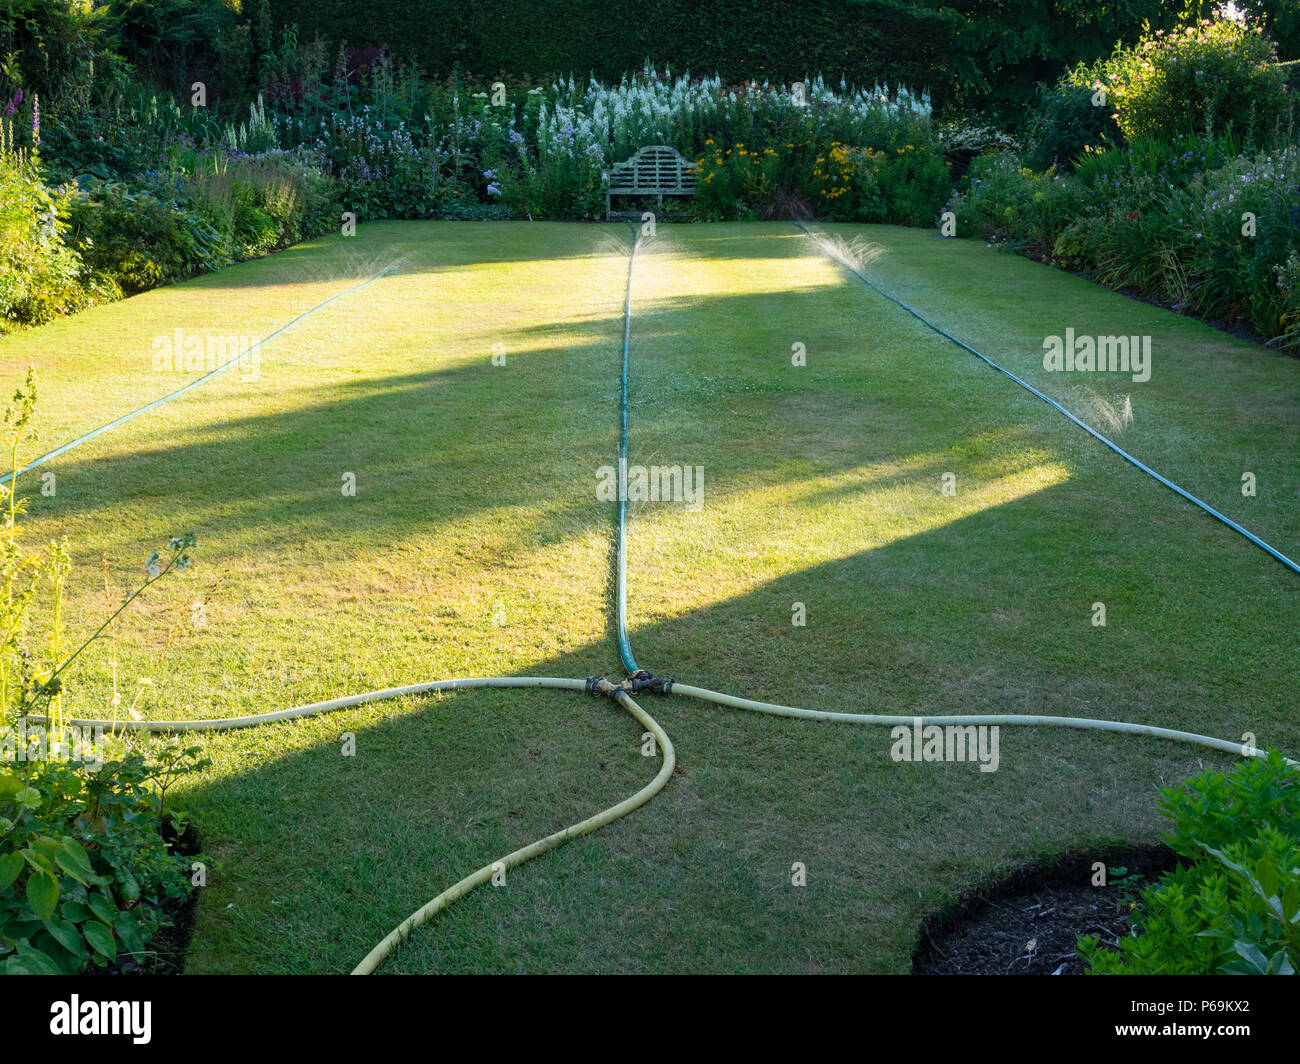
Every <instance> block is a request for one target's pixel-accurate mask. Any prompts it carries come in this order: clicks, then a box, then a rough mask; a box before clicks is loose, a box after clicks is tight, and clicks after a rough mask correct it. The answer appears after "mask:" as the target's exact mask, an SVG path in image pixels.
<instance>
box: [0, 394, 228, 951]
mask: <svg viewBox="0 0 1300 1064" xmlns="http://www.w3.org/2000/svg"><path fill="white" fill-rule="evenodd" d="M35 408H36V383H35V377H34V374H33V373H32V372H31V371H29V372H28V376H27V381H26V384H25V386H24V387H23V388H20V389H19V390H18V391H17V392H16V393H15V395H14V401H13V404H12V405H11V406H10V407H9V409H8V410H7V411H6V412H5V426H6V431H5V434H4V439H3V442H4V445H5V447H6V449H7V450H8V454H9V459H10V469H11V475H10V479H9V481H8V483H7V484H4V485H0V501H3V503H4V534H3V541H2V544H0V545H2V548H3V566H2V568H0V762H2V763H3V764H4V767H3V768H0V835H3V840H4V841H3V843H0V959H2V960H3V964H4V971H5V972H6V973H7V974H11V975H12V974H71V973H75V972H78V971H81V970H82V969H84V968H86V967H88V966H90V965H95V966H99V967H103V966H105V965H108V964H110V963H112V962H113V961H115V960H116V959H117V957H118V955H119V953H120V952H122V951H125V952H128V953H131V954H135V955H139V954H142V953H143V952H144V950H145V949H146V946H147V944H148V942H149V939H150V938H151V937H152V936H153V935H154V933H155V932H156V931H157V930H158V929H159V927H160V926H162V925H163V924H165V923H166V922H168V919H169V917H168V910H169V909H170V908H172V907H174V905H175V904H176V903H179V901H180V900H182V899H183V898H184V897H185V895H186V894H187V893H188V891H189V889H190V881H189V878H188V864H189V861H190V858H187V857H184V856H182V855H180V854H177V853H176V852H175V851H174V849H173V845H172V843H171V842H169V841H168V837H167V836H166V835H165V832H170V837H171V838H172V839H179V838H180V836H181V835H183V834H184V830H185V821H184V818H183V816H180V815H177V814H170V815H169V814H168V813H167V810H166V808H165V801H166V794H167V790H168V789H169V788H170V787H171V786H172V784H174V783H175V781H176V780H177V779H178V778H180V777H181V776H183V775H187V774H188V773H190V772H194V771H196V770H198V769H201V768H203V767H204V766H205V765H206V764H207V761H206V760H204V759H203V758H202V757H201V756H200V754H201V751H200V748H199V747H197V746H191V747H182V746H179V745H175V744H172V745H167V746H164V747H162V748H161V749H160V750H158V751H156V752H151V751H150V750H149V748H148V747H147V746H136V745H134V744H133V743H131V742H130V741H128V740H127V739H125V738H119V737H117V736H105V735H104V729H103V728H97V729H94V730H93V734H92V729H90V728H78V727H71V726H68V725H67V724H66V722H65V721H64V718H63V706H62V696H63V690H64V686H63V677H64V674H65V672H66V671H67V670H68V668H69V667H70V666H71V665H72V664H73V662H74V661H76V659H77V658H78V657H79V656H80V655H81V653H82V652H83V651H84V650H85V649H86V647H87V646H89V645H90V644H91V643H92V642H94V641H95V640H96V639H97V638H98V637H99V636H100V635H101V634H102V633H103V631H104V630H105V629H106V628H107V627H108V625H109V624H110V623H111V622H112V621H113V619H114V618H116V617H117V615H118V614H120V613H121V612H122V610H124V609H125V608H126V606H127V605H129V604H130V603H131V602H132V601H134V599H135V598H136V597H137V596H138V595H139V593H140V592H141V591H143V590H144V589H145V588H147V587H148V586H149V585H150V584H152V583H154V582H156V581H157V580H160V579H162V578H163V577H164V576H166V575H167V574H169V573H171V572H173V571H177V570H180V569H184V568H186V567H187V566H188V565H189V558H190V555H189V552H190V550H191V549H192V548H193V547H194V536H193V534H192V533H191V534H189V535H187V536H184V537H177V538H174V539H173V540H172V541H171V544H170V546H169V548H168V556H167V558H166V560H165V561H164V559H163V558H162V557H161V556H160V555H159V554H157V553H155V554H154V555H153V556H152V557H151V558H150V559H149V561H148V563H147V564H146V571H147V574H148V578H147V579H146V580H145V581H144V582H143V583H142V584H141V585H140V587H139V588H138V589H136V590H134V591H132V592H130V593H128V594H127V596H126V597H125V599H124V601H123V603H122V604H121V606H119V607H118V609H117V610H116V611H114V613H113V614H112V615H110V617H109V618H108V620H106V621H105V622H104V623H103V624H101V625H100V627H99V628H98V629H97V630H96V631H95V632H93V633H92V634H91V635H90V636H89V638H87V639H86V640H84V641H83V642H82V643H81V644H80V645H79V646H78V647H77V648H76V649H75V650H73V651H72V652H71V653H70V654H67V655H66V656H64V655H63V654H62V640H61V633H60V627H61V625H60V619H61V606H62V599H63V593H64V583H65V580H66V577H67V574H68V571H69V568H70V562H69V555H68V549H67V544H66V541H58V542H55V543H51V545H50V547H49V549H48V551H47V552H46V553H45V554H44V555H40V554H32V555H29V554H27V553H25V552H24V551H23V549H22V547H21V546H20V544H19V541H18V524H17V518H18V516H19V515H20V514H21V513H23V511H24V507H23V501H22V500H20V499H19V498H18V497H17V494H16V489H15V483H16V480H17V472H18V468H19V467H18V460H17V455H18V449H19V447H20V445H21V444H22V443H23V442H24V441H26V440H30V439H32V438H34V433H33V431H32V420H33V415H34V413H35ZM43 588H44V589H45V591H46V595H47V596H48V599H49V605H50V611H49V620H48V621H47V622H46V623H45V624H44V625H41V626H38V625H36V624H33V623H29V616H28V614H29V611H30V610H31V608H32V606H33V605H34V604H35V602H36V601H37V600H38V597H39V593H40V592H41V590H42V589H43ZM38 627H40V628H43V629H44V630H43V631H41V632H39V633H38V632H36V631H34V629H36V628H38ZM29 646H31V647H36V648H41V647H42V646H43V648H44V649H43V650H42V649H36V650H30V649H28V647H29ZM38 712H39V713H40V716H37V715H36V714H37V713H38Z"/></svg>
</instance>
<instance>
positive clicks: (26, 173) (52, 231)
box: [0, 119, 107, 331]
mask: <svg viewBox="0 0 1300 1064" xmlns="http://www.w3.org/2000/svg"><path fill="white" fill-rule="evenodd" d="M10 136H11V134H10V133H9V125H8V123H7V122H5V121H4V120H3V119H0V331H4V330H5V329H6V328H13V327H15V326H20V325H40V324H42V323H44V322H47V321H50V320H51V319H52V318H55V317H57V316H58V315H60V314H67V313H70V312H72V311H74V310H79V309H80V308H82V307H84V306H87V305H89V304H90V303H93V302H95V301H96V299H97V298H100V297H102V296H104V295H106V294H107V293H105V292H104V291H103V290H102V287H101V288H94V287H92V288H90V289H87V288H86V287H84V286H83V279H84V274H85V272H86V271H85V267H84V264H83V263H82V261H81V259H80V258H79V257H78V255H77V254H76V252H74V251H73V250H72V249H71V248H69V247H67V246H66V245H65V244H64V242H63V236H64V233H65V231H66V229H67V219H66V213H67V210H66V201H65V200H64V199H63V198H62V197H60V196H58V195H56V194H55V193H54V192H53V191H51V190H50V189H48V188H47V187H46V186H45V185H44V184H43V183H42V181H41V179H40V174H39V171H38V169H37V165H36V162H35V160H34V159H33V157H32V156H31V155H30V154H29V153H27V152H23V151H15V150H11V149H10V147H9V143H10V142H9V137H10Z"/></svg>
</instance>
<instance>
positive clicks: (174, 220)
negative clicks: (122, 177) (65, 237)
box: [69, 180, 231, 295]
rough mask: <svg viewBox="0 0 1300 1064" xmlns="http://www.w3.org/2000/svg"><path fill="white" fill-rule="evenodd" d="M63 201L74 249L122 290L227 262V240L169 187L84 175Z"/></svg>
mask: <svg viewBox="0 0 1300 1064" xmlns="http://www.w3.org/2000/svg"><path fill="white" fill-rule="evenodd" d="M169 191H170V192H171V194H170V195H168V192H169ZM69 206H70V211H69V218H70V221H71V224H72V240H73V243H74V246H75V247H76V249H77V251H78V252H79V253H80V254H81V257H82V258H83V259H84V260H85V262H86V264H87V265H88V266H90V267H91V268H92V269H93V270H95V271H96V272H98V273H102V274H105V275H107V276H109V277H111V278H112V279H113V280H114V281H116V282H117V284H118V285H120V286H121V289H122V291H123V292H125V293H126V294H127V295H131V294H134V293H136V292H143V291H145V290H146V289H149V288H154V287H156V286H157V285H160V284H167V283H169V282H171V281H177V280H180V279H182V278H184V277H190V276H192V275H194V274H197V273H205V272H207V271H210V270H215V269H218V268H220V267H222V266H226V265H229V264H230V262H231V256H230V254H229V249H228V244H227V241H226V240H225V239H223V237H222V235H221V234H220V233H219V232H218V231H217V229H216V228H214V226H213V225H212V224H211V222H209V221H208V220H206V219H205V218H203V217H202V216H201V215H199V214H196V213H194V212H193V211H190V210H188V209H186V208H185V207H183V206H182V205H181V203H180V202H179V195H178V193H177V192H175V191H172V190H166V189H163V188H160V187H155V188H134V189H133V188H131V187H129V186H127V185H125V184H122V183H121V182H114V181H97V180H90V181H87V182H84V183H82V184H81V185H80V187H79V188H78V190H77V192H76V194H75V195H73V196H71V197H70V199H69Z"/></svg>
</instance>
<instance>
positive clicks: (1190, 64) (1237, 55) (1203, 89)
mask: <svg viewBox="0 0 1300 1064" xmlns="http://www.w3.org/2000/svg"><path fill="white" fill-rule="evenodd" d="M1276 59H1277V55H1276V51H1275V49H1274V47H1273V43H1272V42H1271V41H1270V40H1269V39H1268V37H1267V36H1265V35H1264V33H1263V31H1262V30H1261V29H1258V28H1256V27H1255V26H1253V25H1251V24H1248V23H1245V22H1238V21H1236V20H1234V19H1230V18H1221V19H1218V20H1213V21H1211V20H1205V21H1202V22H1199V23H1196V24H1195V25H1192V26H1186V27H1184V28H1182V29H1176V30H1169V31H1157V32H1156V33H1154V34H1152V35H1151V36H1149V37H1145V38H1143V39H1142V40H1141V41H1140V42H1138V44H1137V45H1136V46H1135V47H1133V48H1121V49H1119V50H1118V51H1117V52H1116V53H1115V55H1114V56H1113V57H1112V58H1111V59H1110V60H1109V62H1108V64H1107V75H1108V77H1109V79H1110V81H1111V83H1112V89H1111V92H1112V98H1113V101H1114V106H1115V115H1116V121H1117V122H1118V124H1119V127H1120V129H1121V131H1122V132H1123V133H1124V135H1125V136H1126V137H1128V138H1129V139H1132V138H1134V137H1141V136H1154V137H1164V138H1172V137H1174V136H1175V135H1176V134H1179V133H1184V134H1191V133H1200V132H1205V133H1206V134H1211V133H1231V134H1233V135H1235V136H1237V137H1238V138H1253V139H1255V140H1256V141H1257V142H1258V141H1259V140H1260V139H1261V138H1264V137H1269V136H1271V135H1272V134H1273V133H1274V131H1275V127H1276V126H1277V124H1278V122H1279V121H1281V120H1283V119H1284V117H1285V116H1286V115H1287V113H1288V111H1289V105H1288V98H1287V92H1286V87H1285V85H1286V75H1285V74H1284V73H1283V71H1282V70H1281V69H1279V67H1278V66H1277V63H1276Z"/></svg>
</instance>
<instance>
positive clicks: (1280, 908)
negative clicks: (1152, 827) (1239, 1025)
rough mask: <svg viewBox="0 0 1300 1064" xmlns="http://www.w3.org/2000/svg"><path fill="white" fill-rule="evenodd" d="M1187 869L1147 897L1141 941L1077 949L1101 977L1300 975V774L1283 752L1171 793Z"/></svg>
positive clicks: (1169, 811)
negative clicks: (1112, 946)
mask: <svg viewBox="0 0 1300 1064" xmlns="http://www.w3.org/2000/svg"><path fill="white" fill-rule="evenodd" d="M1161 793H1162V795H1163V798H1164V800H1163V801H1162V802H1161V803H1160V808H1161V809H1162V810H1163V811H1164V812H1165V814H1166V815H1167V816H1169V817H1171V818H1172V819H1173V821H1174V829H1173V832H1172V833H1171V834H1170V835H1167V836H1166V841H1167V842H1168V843H1169V845H1170V846H1171V847H1172V848H1173V849H1174V851H1175V852H1176V853H1178V855H1179V856H1180V857H1182V858H1184V859H1185V860H1186V861H1187V862H1188V863H1186V864H1183V863H1181V862H1180V864H1179V866H1178V868H1177V869H1175V870H1174V871H1172V872H1167V873H1165V874H1164V875H1163V876H1162V877H1161V878H1160V879H1159V880H1158V881H1157V882H1156V883H1155V884H1154V885H1153V886H1151V887H1149V888H1147V889H1146V890H1145V891H1143V892H1142V901H1141V904H1140V906H1139V908H1138V910H1137V920H1136V925H1135V926H1136V930H1137V931H1138V934H1136V935H1135V936H1131V937H1128V938H1125V939H1122V940H1121V942H1120V944H1119V947H1118V949H1114V950H1112V949H1107V948H1104V947H1102V946H1101V945H1100V944H1099V943H1098V940H1097V939H1096V938H1095V937H1094V936H1086V937H1084V938H1081V939H1079V943H1078V950H1079V954H1080V956H1082V957H1083V958H1084V960H1085V961H1086V962H1087V964H1088V966H1089V971H1090V972H1091V973H1094V974H1110V975H1114V974H1132V975H1164V974H1170V975H1172V974H1183V975H1195V974H1202V975H1204V974H1212V973H1226V974H1294V973H1295V971H1296V970H1297V969H1300V771H1297V770H1296V769H1294V768H1292V767H1290V766H1288V765H1287V764H1286V762H1285V761H1283V759H1282V758H1281V756H1280V755H1278V754H1277V753H1273V754H1270V755H1269V757H1268V759H1267V760H1261V759H1257V758H1251V759H1249V760H1247V761H1244V762H1242V763H1241V764H1239V765H1237V766H1235V767H1234V768H1233V770H1232V771H1231V772H1229V773H1227V774H1226V775H1225V774H1223V773H1219V772H1207V773H1204V774H1203V775H1200V776H1197V777H1194V778H1193V779H1190V780H1187V781H1186V782H1185V783H1184V785H1183V787H1182V788H1181V789H1179V790H1174V789H1172V788H1168V789H1164V790H1163V791H1162V792H1161Z"/></svg>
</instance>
